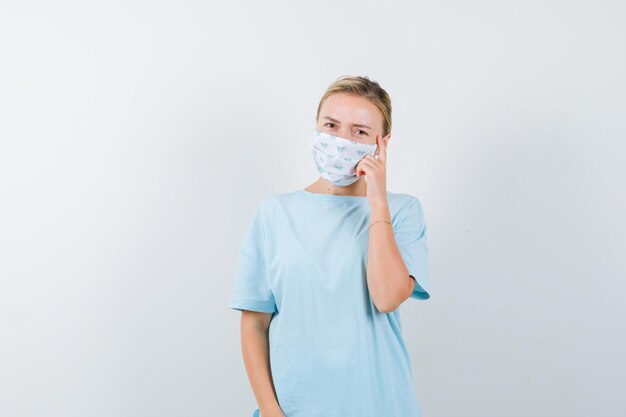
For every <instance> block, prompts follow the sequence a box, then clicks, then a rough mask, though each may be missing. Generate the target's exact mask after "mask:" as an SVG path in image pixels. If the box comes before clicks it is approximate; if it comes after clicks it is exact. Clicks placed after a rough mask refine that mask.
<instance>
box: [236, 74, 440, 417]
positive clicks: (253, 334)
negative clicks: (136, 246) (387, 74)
mask: <svg viewBox="0 0 626 417" xmlns="http://www.w3.org/2000/svg"><path fill="white" fill-rule="evenodd" d="M315 121H316V126H315V130H314V132H313V134H312V136H311V138H310V148H311V151H312V156H313V160H314V162H315V164H316V166H317V169H318V172H319V173H320V177H319V178H318V179H317V180H316V181H315V182H313V183H312V184H310V185H309V186H307V187H306V188H304V189H299V190H296V191H293V192H286V193H280V194H273V195H270V196H267V197H265V198H264V199H263V200H262V201H261V202H260V203H259V204H258V205H257V207H256V210H255V212H254V215H253V217H252V221H251V223H250V225H249V227H248V230H247V233H246V235H245V237H244V239H243V242H242V244H241V249H240V253H239V260H238V264H237V272H236V276H235V286H234V290H233V294H232V299H231V301H230V308H232V309H235V310H240V311H241V312H242V314H241V342H242V351H243V358H244V362H245V367H246V371H247V374H248V377H249V379H250V384H251V386H252V389H253V391H254V395H255V397H256V400H257V403H258V408H256V409H255V410H254V412H253V414H252V415H253V416H255V417H258V416H259V415H260V417H420V415H421V410H420V405H419V402H418V401H417V400H416V398H415V394H414V389H413V388H414V386H413V379H412V378H413V376H412V370H411V362H410V359H409V355H408V351H407V349H406V346H405V343H404V340H403V336H402V327H401V322H400V314H399V310H398V307H399V306H400V305H401V304H402V303H403V302H404V301H405V300H407V299H409V298H413V299H417V300H426V299H428V298H430V293H429V291H428V247H427V244H426V223H425V221H424V212H423V209H422V205H421V203H420V201H419V200H418V199H417V198H416V197H414V196H412V195H409V194H401V193H393V192H390V191H387V186H386V164H387V146H388V144H389V139H390V137H391V101H390V99H389V96H388V94H387V92H386V91H385V90H383V89H382V88H381V87H380V85H379V84H378V83H377V82H375V81H371V80H369V79H368V78H367V77H349V76H345V77H340V78H339V79H337V80H336V81H335V82H334V83H333V84H332V85H331V86H330V87H329V88H328V90H327V91H326V93H325V94H324V95H323V97H322V99H321V100H320V103H319V106H318V110H317V115H316V118H315Z"/></svg>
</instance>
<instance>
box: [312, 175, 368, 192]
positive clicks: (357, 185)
mask: <svg viewBox="0 0 626 417" xmlns="http://www.w3.org/2000/svg"><path fill="white" fill-rule="evenodd" d="M305 191H310V192H313V193H320V194H334V195H352V196H366V195H367V183H366V182H365V178H364V177H361V178H359V179H358V180H356V181H355V182H353V183H352V184H350V185H347V186H345V187H340V186H337V185H333V184H332V183H330V182H328V181H326V180H325V179H324V178H321V177H320V178H318V179H317V181H315V182H314V183H313V184H310V185H309V186H308V187H306V188H305Z"/></svg>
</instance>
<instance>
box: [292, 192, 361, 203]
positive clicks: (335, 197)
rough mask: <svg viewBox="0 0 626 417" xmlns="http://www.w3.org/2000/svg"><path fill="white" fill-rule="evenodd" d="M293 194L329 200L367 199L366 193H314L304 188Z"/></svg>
mask: <svg viewBox="0 0 626 417" xmlns="http://www.w3.org/2000/svg"><path fill="white" fill-rule="evenodd" d="M294 193H295V194H299V195H302V196H305V197H308V198H313V199H317V200H329V201H367V196H366V195H337V194H327V193H314V192H312V191H307V190H304V189H299V190H296V191H294Z"/></svg>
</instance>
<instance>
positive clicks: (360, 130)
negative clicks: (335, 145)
mask: <svg viewBox="0 0 626 417" xmlns="http://www.w3.org/2000/svg"><path fill="white" fill-rule="evenodd" d="M357 132H363V133H365V134H366V135H367V132H366V131H365V130H357Z"/></svg>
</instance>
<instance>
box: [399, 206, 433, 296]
mask: <svg viewBox="0 0 626 417" xmlns="http://www.w3.org/2000/svg"><path fill="white" fill-rule="evenodd" d="M426 231H427V228H426V222H425V220H424V210H423V208H422V204H421V203H420V201H419V200H418V199H417V198H415V197H413V196H411V201H410V202H409V204H408V205H407V206H406V207H405V208H404V209H402V211H401V212H399V213H398V221H397V223H396V225H394V236H395V239H396V244H397V245H398V250H399V251H400V254H401V255H402V259H404V264H405V265H406V268H407V269H408V271H409V275H410V276H412V277H413V278H414V279H415V288H414V289H413V293H411V296H410V298H415V299H417V300H427V299H428V298H430V290H429V277H428V275H429V273H428V272H429V271H428V244H427V242H426Z"/></svg>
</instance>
